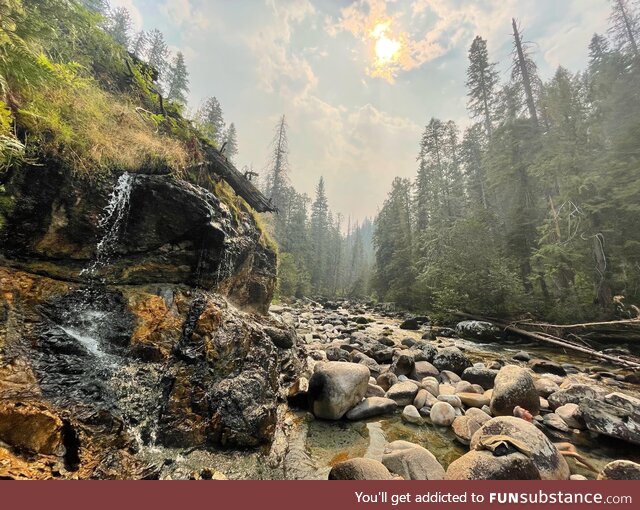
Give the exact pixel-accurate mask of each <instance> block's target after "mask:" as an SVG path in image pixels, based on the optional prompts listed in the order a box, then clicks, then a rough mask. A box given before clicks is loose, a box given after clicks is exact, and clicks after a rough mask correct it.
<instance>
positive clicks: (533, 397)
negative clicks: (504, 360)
mask: <svg viewBox="0 0 640 510" xmlns="http://www.w3.org/2000/svg"><path fill="white" fill-rule="evenodd" d="M517 406H520V407H522V408H523V409H526V410H527V411H529V412H530V413H531V414H532V415H533V416H535V415H537V414H538V412H539V411H540V397H539V396H538V391H537V390H536V387H535V385H534V382H533V378H532V377H531V375H530V374H529V372H527V371H526V370H525V369H523V368H520V367H517V366H514V365H507V366H505V367H503V368H502V369H501V370H500V372H498V375H497V376H496V380H495V386H494V388H493V394H492V396H491V403H490V408H491V414H492V415H493V416H513V409H514V408H515V407H517Z"/></svg>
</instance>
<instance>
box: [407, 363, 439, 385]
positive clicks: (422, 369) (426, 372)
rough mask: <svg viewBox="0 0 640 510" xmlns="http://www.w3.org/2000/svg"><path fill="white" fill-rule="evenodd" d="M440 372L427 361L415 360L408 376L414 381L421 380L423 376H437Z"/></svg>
mask: <svg viewBox="0 0 640 510" xmlns="http://www.w3.org/2000/svg"><path fill="white" fill-rule="evenodd" d="M439 374H440V372H439V371H438V369H437V368H436V367H434V366H433V365H432V364H431V363H429V362H428V361H416V362H415V365H414V367H413V370H412V371H411V373H410V374H409V377H410V378H411V379H413V380H415V381H422V379H424V378H425V377H438V375H439Z"/></svg>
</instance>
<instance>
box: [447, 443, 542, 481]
mask: <svg viewBox="0 0 640 510" xmlns="http://www.w3.org/2000/svg"><path fill="white" fill-rule="evenodd" d="M445 479H446V480H540V472H539V471H538V469H537V468H536V466H535V464H534V462H533V461H532V459H530V458H529V457H527V456H526V455H523V454H522V453H519V452H518V453H510V454H509V455H503V456H501V457H494V456H493V454H492V453H491V452H489V451H487V450H473V451H471V452H469V453H467V454H466V455H463V456H462V457H460V458H459V459H458V460H455V461H453V462H452V463H451V464H450V465H449V468H448V469H447V473H446V476H445Z"/></svg>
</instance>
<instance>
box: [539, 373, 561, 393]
mask: <svg viewBox="0 0 640 510" xmlns="http://www.w3.org/2000/svg"><path fill="white" fill-rule="evenodd" d="M534 384H535V387H536V390H538V395H540V396H541V397H544V398H548V397H549V395H551V394H552V393H555V392H556V391H559V390H560V386H558V385H557V384H556V383H555V382H554V381H552V380H551V379H549V378H547V377H541V378H540V379H536V380H535V382H534Z"/></svg>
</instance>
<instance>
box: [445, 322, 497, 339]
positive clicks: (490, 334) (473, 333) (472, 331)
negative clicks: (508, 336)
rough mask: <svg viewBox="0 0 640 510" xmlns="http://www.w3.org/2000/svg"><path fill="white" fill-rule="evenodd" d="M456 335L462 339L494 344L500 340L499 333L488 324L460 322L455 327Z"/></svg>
mask: <svg viewBox="0 0 640 510" xmlns="http://www.w3.org/2000/svg"><path fill="white" fill-rule="evenodd" d="M456 333H457V334H458V335H459V336H460V337H462V338H469V339H471V340H480V341H482V342H495V341H496V340H498V339H500V334H501V331H500V329H499V328H497V327H495V326H494V325H493V324H491V323H490V322H482V321H462V322H459V323H458V324H457V325H456Z"/></svg>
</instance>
